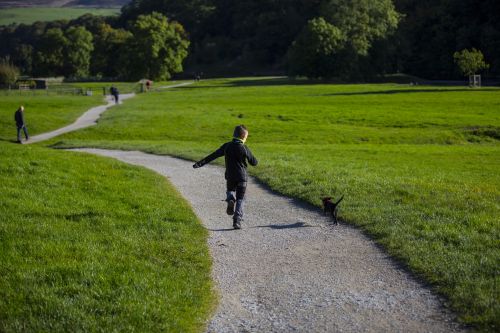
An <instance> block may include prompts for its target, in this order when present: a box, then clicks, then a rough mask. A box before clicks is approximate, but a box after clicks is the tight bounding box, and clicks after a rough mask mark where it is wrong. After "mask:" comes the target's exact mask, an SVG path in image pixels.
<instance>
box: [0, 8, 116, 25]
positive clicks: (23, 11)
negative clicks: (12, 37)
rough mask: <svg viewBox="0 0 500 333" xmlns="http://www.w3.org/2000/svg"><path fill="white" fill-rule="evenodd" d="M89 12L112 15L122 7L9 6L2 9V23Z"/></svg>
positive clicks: (66, 18)
mask: <svg viewBox="0 0 500 333" xmlns="http://www.w3.org/2000/svg"><path fill="white" fill-rule="evenodd" d="M87 13H90V14H93V15H97V16H112V15H117V14H118V13H120V9H119V8H71V7H64V8H54V7H35V8H7V9H0V25H9V24H12V23H16V24H20V23H24V24H31V23H33V22H36V21H55V20H71V19H74V18H77V17H80V16H82V15H84V14H87Z"/></svg>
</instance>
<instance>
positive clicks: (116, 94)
mask: <svg viewBox="0 0 500 333" xmlns="http://www.w3.org/2000/svg"><path fill="white" fill-rule="evenodd" d="M109 91H110V93H111V95H113V97H114V99H115V104H118V102H119V98H120V92H119V91H118V88H116V87H115V86H111V88H110V89H109Z"/></svg>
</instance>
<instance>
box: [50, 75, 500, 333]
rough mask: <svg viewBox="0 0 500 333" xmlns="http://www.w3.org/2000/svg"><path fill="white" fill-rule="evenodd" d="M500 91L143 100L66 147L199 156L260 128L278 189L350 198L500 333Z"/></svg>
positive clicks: (478, 321)
mask: <svg viewBox="0 0 500 333" xmlns="http://www.w3.org/2000/svg"><path fill="white" fill-rule="evenodd" d="M498 110H500V89H498V88H482V89H476V90H472V89H468V88H461V87H449V88H446V87H425V86H413V87H412V86H408V85H394V84H381V85H322V84H304V82H302V81H298V82H292V83H289V82H287V81H286V80H283V79H260V80H252V79H236V80H214V81H205V82H203V83H201V84H197V85H194V86H188V87H183V88H178V89H173V90H169V91H165V92H162V93H153V94H148V95H143V96H138V97H137V98H136V99H134V100H130V101H129V102H127V103H126V104H124V105H121V106H119V107H117V108H114V109H112V110H110V111H109V112H108V113H106V114H105V115H104V118H103V119H102V121H100V123H99V125H98V126H97V127H94V128H89V129H86V130H83V131H80V132H76V133H73V134H67V135H65V136H63V137H61V138H58V139H55V140H53V141H52V144H55V145H58V146H65V147H71V146H93V147H109V148H120V149H140V150H143V151H147V152H154V153H160V154H172V155H177V156H182V157H186V158H191V159H199V158H201V157H203V156H205V155H206V154H208V153H209V152H211V151H212V150H214V149H215V148H217V147H218V146H219V145H220V144H221V143H222V142H224V141H225V140H228V139H229V138H230V135H231V133H232V128H233V127H234V126H235V125H237V124H240V123H244V124H245V125H247V126H248V127H249V129H250V137H249V141H248V145H249V146H250V147H251V148H252V150H253V152H254V153H255V155H256V156H257V157H258V158H260V161H261V164H260V165H259V167H258V168H255V169H252V172H253V173H254V174H255V175H256V176H257V177H259V178H260V179H261V180H263V181H264V182H266V183H268V184H269V185H270V186H271V187H272V188H273V189H275V190H277V191H280V192H281V193H284V194H286V195H290V196H293V197H297V198H301V199H303V200H306V201H308V202H311V203H313V204H315V205H318V206H319V205H320V197H321V196H323V195H326V194H328V195H333V196H340V195H341V194H345V196H346V198H345V200H344V202H343V206H342V210H341V214H340V215H341V217H342V219H343V220H344V221H346V222H348V223H351V224H355V225H357V226H360V227H361V228H362V229H363V230H365V231H366V232H368V233H369V234H371V235H372V236H373V238H374V239H375V240H376V241H377V242H379V243H380V244H382V245H383V246H384V247H385V248H386V249H387V251H388V252H389V253H390V254H392V255H393V256H395V257H396V258H398V259H399V260H401V261H402V262H403V263H405V264H406V265H408V267H409V268H410V269H411V270H412V271H413V272H415V273H416V274H418V275H420V276H422V277H423V278H425V279H426V280H427V281H429V282H431V283H432V284H433V286H435V288H436V290H437V291H439V292H440V293H442V294H444V295H445V296H446V297H447V299H448V300H449V304H450V306H451V307H452V308H453V309H454V310H455V311H456V312H457V313H458V314H459V316H460V319H461V320H462V321H463V322H465V323H469V324H473V325H475V326H476V327H479V328H481V329H485V330H492V329H493V330H494V329H498V327H499V326H500V319H499V318H500V303H499V302H498V299H500V288H499V287H498V286H499V282H500V281H499V279H500V278H499V277H500V271H499V267H500V266H499V258H500V207H499V204H498V203H499V202H500V190H499V185H500V172H499V171H500V145H499V141H498V139H499V137H500V136H499V135H500V112H499V111H498Z"/></svg>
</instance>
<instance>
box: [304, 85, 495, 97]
mask: <svg viewBox="0 0 500 333" xmlns="http://www.w3.org/2000/svg"><path fill="white" fill-rule="evenodd" d="M443 92H467V93H472V92H498V89H469V88H466V87H464V88H457V89H396V90H379V91H353V92H338V93H331V94H323V95H314V96H318V97H320V96H321V97H324V96H357V95H393V94H408V93H410V94H411V93H443Z"/></svg>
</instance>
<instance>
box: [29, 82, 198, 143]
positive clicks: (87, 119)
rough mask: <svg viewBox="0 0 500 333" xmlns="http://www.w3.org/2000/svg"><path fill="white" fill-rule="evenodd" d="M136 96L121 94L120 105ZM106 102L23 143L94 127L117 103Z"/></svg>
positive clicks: (180, 85)
mask: <svg viewBox="0 0 500 333" xmlns="http://www.w3.org/2000/svg"><path fill="white" fill-rule="evenodd" d="M189 84H192V82H185V83H180V84H175V85H171V86H163V87H161V88H162V89H170V88H177V87H182V86H186V85H189ZM134 96H135V94H134V93H131V94H120V103H122V102H123V101H125V100H127V99H129V98H132V97H134ZM106 102H107V104H105V105H99V106H96V107H93V108H91V109H89V110H88V111H87V112H85V113H84V114H82V115H81V116H80V117H79V118H78V119H77V120H76V121H75V122H74V123H73V124H71V125H68V126H65V127H62V128H59V129H57V130H55V131H52V132H47V133H42V134H39V135H34V136H32V137H30V139H29V141H24V142H23V143H24V144H30V143H36V142H40V141H45V140H48V139H52V138H54V137H56V136H59V135H61V134H64V133H68V132H73V131H76V130H79V129H82V128H85V127H90V126H94V125H96V124H97V120H98V119H99V117H100V116H101V114H102V113H103V112H104V111H106V110H107V109H108V108H110V107H112V106H114V105H115V102H114V101H113V99H112V97H110V96H107V97H106Z"/></svg>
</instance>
